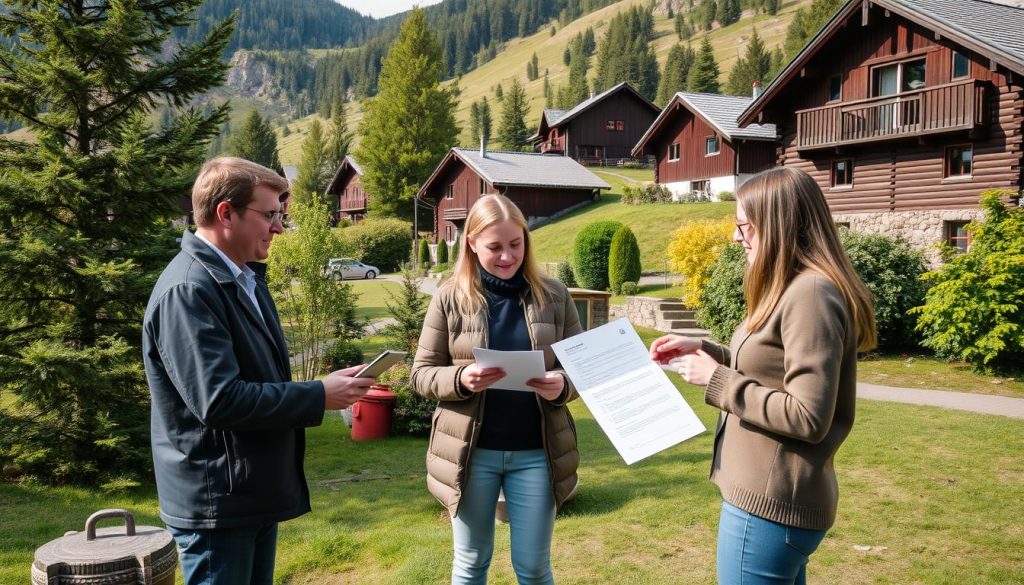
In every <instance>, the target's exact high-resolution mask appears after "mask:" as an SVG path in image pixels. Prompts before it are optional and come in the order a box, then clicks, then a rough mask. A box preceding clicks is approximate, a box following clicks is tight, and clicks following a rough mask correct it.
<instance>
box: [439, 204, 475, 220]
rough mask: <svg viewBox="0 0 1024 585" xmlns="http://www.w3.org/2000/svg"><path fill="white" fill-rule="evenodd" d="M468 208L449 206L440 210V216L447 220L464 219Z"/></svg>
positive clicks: (467, 213)
mask: <svg viewBox="0 0 1024 585" xmlns="http://www.w3.org/2000/svg"><path fill="white" fill-rule="evenodd" d="M467 215H469V210H468V209H466V208H465V207H451V208H448V209H445V210H443V211H442V212H441V218H442V219H447V220H450V221H451V220H457V219H466V216H467Z"/></svg>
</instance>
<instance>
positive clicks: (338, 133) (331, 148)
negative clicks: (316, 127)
mask: <svg viewBox="0 0 1024 585" xmlns="http://www.w3.org/2000/svg"><path fill="white" fill-rule="evenodd" d="M352 138H353V136H352V132H351V131H349V129H348V116H346V114H345V102H343V101H341V99H340V98H339V99H338V100H336V101H335V102H334V106H333V107H332V108H331V126H330V137H329V138H328V140H327V172H328V176H330V175H331V174H333V173H334V171H335V170H337V169H338V167H340V166H341V161H343V160H345V157H346V156H347V155H348V151H349V149H351V148H352ZM329 180H330V179H329V178H328V181H329ZM325 187H326V185H325Z"/></svg>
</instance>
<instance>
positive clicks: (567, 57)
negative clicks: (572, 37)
mask: <svg viewBox="0 0 1024 585" xmlns="http://www.w3.org/2000/svg"><path fill="white" fill-rule="evenodd" d="M571 62H572V51H571V50H570V49H569V45H566V46H565V50H564V51H562V63H564V64H565V65H567V66H568V65H569V63H571Z"/></svg>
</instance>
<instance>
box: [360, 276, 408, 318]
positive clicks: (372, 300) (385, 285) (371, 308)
mask: <svg viewBox="0 0 1024 585" xmlns="http://www.w3.org/2000/svg"><path fill="white" fill-rule="evenodd" d="M347 282H348V284H350V285H351V286H352V290H353V291H355V292H356V294H358V295H359V300H358V301H356V316H357V317H359V318H360V319H366V320H368V321H376V320H378V319H386V318H388V317H390V316H391V313H389V312H388V306H387V302H388V295H387V293H388V292H390V293H391V294H394V295H397V294H398V293H399V291H400V290H401V288H402V287H401V285H399V284H398V283H397V282H392V281H389V280H381V279H373V280H351V281H347Z"/></svg>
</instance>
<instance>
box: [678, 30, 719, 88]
mask: <svg viewBox="0 0 1024 585" xmlns="http://www.w3.org/2000/svg"><path fill="white" fill-rule="evenodd" d="M718 74H719V70H718V63H717V62H716V61H715V53H714V51H713V50H712V49H711V41H709V40H708V37H707V36H706V35H705V37H704V40H703V41H702V42H701V44H700V50H699V51H697V59H696V60H695V61H694V62H693V67H691V68H690V76H689V78H688V79H687V81H686V90H687V91H692V92H697V93H720V88H719V86H718Z"/></svg>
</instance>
